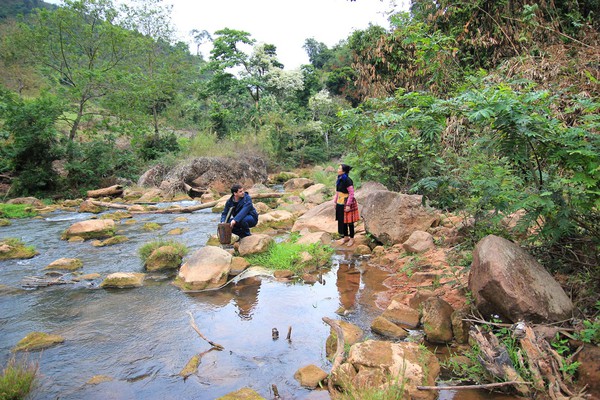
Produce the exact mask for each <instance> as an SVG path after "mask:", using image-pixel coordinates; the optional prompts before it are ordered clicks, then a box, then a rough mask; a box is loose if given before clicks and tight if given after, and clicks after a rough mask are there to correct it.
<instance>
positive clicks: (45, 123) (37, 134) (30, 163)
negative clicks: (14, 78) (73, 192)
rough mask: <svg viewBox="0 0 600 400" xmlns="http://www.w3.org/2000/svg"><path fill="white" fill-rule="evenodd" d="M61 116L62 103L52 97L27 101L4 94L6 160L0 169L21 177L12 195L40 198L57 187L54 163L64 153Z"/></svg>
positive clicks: (0, 109)
mask: <svg viewBox="0 0 600 400" xmlns="http://www.w3.org/2000/svg"><path fill="white" fill-rule="evenodd" d="M61 113H62V104H61V103H60V102H59V101H58V100H57V99H56V97H53V96H51V95H48V94H44V95H42V96H41V97H39V98H37V99H35V100H23V99H20V98H18V97H17V96H15V95H14V94H13V93H10V92H8V91H0V118H3V119H4V124H3V126H2V127H1V128H2V129H1V131H2V134H1V135H0V140H2V139H3V140H2V141H3V142H4V143H2V146H1V148H2V150H0V151H1V153H0V155H2V159H3V160H5V162H4V163H2V164H0V167H2V169H3V170H4V171H10V172H13V173H15V174H16V175H17V178H16V179H15V180H14V181H13V185H12V189H11V190H12V194H14V195H26V196H28V195H37V194H39V193H43V192H45V191H49V190H53V189H55V188H56V187H57V183H58V175H57V174H56V172H55V171H54V169H53V168H52V162H53V161H54V160H57V159H58V158H60V156H61V154H62V152H61V148H60V146H59V143H58V137H57V132H56V129H55V128H54V124H55V122H56V120H57V118H58V117H59V115H60V114H61Z"/></svg>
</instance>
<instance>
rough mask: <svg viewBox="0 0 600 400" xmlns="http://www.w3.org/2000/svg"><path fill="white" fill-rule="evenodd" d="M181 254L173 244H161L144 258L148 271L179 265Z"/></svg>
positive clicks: (173, 267)
mask: <svg viewBox="0 0 600 400" xmlns="http://www.w3.org/2000/svg"><path fill="white" fill-rule="evenodd" d="M182 260H183V254H181V253H180V252H179V251H178V250H177V248H175V246H161V247H159V248H158V249H156V250H154V251H153V252H152V253H151V254H150V256H149V257H148V259H147V260H146V269H147V270H148V271H161V270H165V269H177V268H179V266H180V265H181V262H182Z"/></svg>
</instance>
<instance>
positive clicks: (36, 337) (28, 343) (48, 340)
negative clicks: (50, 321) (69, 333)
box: [13, 332, 65, 352]
mask: <svg viewBox="0 0 600 400" xmlns="http://www.w3.org/2000/svg"><path fill="white" fill-rule="evenodd" d="M64 341H65V339H64V338H63V337H62V336H59V335H51V334H49V333H45V332H31V333H30V334H28V335H27V336H25V337H24V338H23V339H21V340H20V341H19V343H17V345H16V346H15V348H14V349H13V351H14V352H17V351H33V350H41V349H46V348H48V347H51V346H54V345H55V344H59V343H63V342H64Z"/></svg>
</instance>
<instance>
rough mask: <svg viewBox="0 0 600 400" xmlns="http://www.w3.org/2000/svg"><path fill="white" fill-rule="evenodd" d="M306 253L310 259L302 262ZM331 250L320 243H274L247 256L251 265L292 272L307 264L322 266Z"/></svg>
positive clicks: (327, 260) (328, 259) (301, 268)
mask: <svg viewBox="0 0 600 400" xmlns="http://www.w3.org/2000/svg"><path fill="white" fill-rule="evenodd" d="M303 252H307V253H308V254H310V255H311V257H312V259H311V260H310V261H308V262H302V253H303ZM333 252H334V251H333V249H332V248H331V247H330V246H325V245H323V244H321V243H314V244H299V243H296V242H295V241H289V242H281V243H274V244H272V245H271V247H269V250H268V251H266V252H264V253H260V254H252V255H250V256H247V257H246V259H247V260H248V262H249V263H250V264H251V265H260V266H262V267H265V268H268V269H271V270H291V271H294V272H297V271H301V270H303V269H304V268H305V267H306V266H307V264H310V265H317V266H318V267H320V266H324V265H326V264H327V263H329V261H330V259H331V255H332V254H333Z"/></svg>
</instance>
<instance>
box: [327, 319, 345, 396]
mask: <svg viewBox="0 0 600 400" xmlns="http://www.w3.org/2000/svg"><path fill="white" fill-rule="evenodd" d="M322 319H323V322H325V323H326V324H327V325H329V326H330V327H331V328H332V329H333V330H334V331H335V334H336V336H337V345H336V346H337V348H336V350H335V354H334V355H333V365H332V366H331V373H330V374H329V379H328V382H327V390H329V393H333V392H334V388H333V379H331V374H332V373H333V371H335V370H336V369H337V368H338V367H339V366H340V365H341V364H342V361H343V359H344V343H345V341H344V331H343V330H342V327H341V326H340V325H339V324H338V323H337V322H336V321H334V320H332V319H331V318H328V317H323V318H322Z"/></svg>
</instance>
